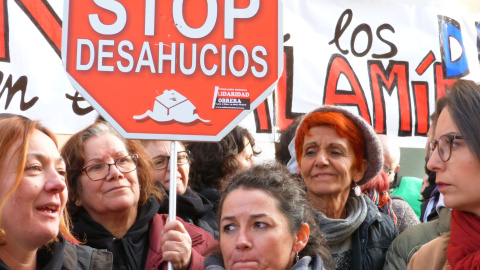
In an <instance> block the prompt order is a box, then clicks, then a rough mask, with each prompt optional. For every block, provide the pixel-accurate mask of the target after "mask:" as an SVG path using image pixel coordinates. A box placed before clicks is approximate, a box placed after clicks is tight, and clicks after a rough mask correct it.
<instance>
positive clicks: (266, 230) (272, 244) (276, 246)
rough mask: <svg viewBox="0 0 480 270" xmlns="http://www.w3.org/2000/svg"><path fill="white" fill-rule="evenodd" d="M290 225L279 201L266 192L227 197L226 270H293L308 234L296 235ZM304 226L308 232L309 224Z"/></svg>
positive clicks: (238, 191) (245, 191) (223, 233)
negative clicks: (280, 208)
mask: <svg viewBox="0 0 480 270" xmlns="http://www.w3.org/2000/svg"><path fill="white" fill-rule="evenodd" d="M288 224H289V223H288V220H287V217H286V216H285V215H284V214H283V213H282V212H280V210H279V209H278V207H277V200H276V199H275V198H274V197H272V196H271V195H270V194H268V193H266V192H265V191H262V190H255V189H243V188H240V189H236V190H234V191H232V192H231V193H230V194H228V195H227V197H226V198H225V201H224V203H223V208H222V213H221V218H220V247H221V250H222V254H223V258H224V262H225V266H226V269H290V267H291V266H292V262H293V258H294V256H295V254H296V252H298V251H300V250H302V249H303V248H304V247H305V245H306V242H307V240H308V234H307V235H306V234H304V233H299V234H298V235H295V234H294V233H292V232H291V231H290V229H289V226H288ZM304 226H307V229H306V230H308V225H306V224H304ZM301 230H305V228H304V227H302V229H301Z"/></svg>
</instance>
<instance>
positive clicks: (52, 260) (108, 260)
mask: <svg viewBox="0 0 480 270" xmlns="http://www.w3.org/2000/svg"><path fill="white" fill-rule="evenodd" d="M58 238H59V241H58V242H53V243H52V244H50V245H49V246H48V247H42V248H40V249H39V250H38V252H37V267H38V269H45V270H74V269H77V270H90V269H92V270H103V269H105V270H109V269H112V261H113V257H112V256H113V255H112V253H111V252H108V251H104V250H96V249H93V248H91V247H88V246H81V245H72V244H71V243H70V242H68V241H66V240H65V239H64V238H63V237H61V236H60V235H59V237H58ZM0 269H1V270H10V268H9V267H8V266H6V265H5V264H4V263H3V262H2V261H1V260H0Z"/></svg>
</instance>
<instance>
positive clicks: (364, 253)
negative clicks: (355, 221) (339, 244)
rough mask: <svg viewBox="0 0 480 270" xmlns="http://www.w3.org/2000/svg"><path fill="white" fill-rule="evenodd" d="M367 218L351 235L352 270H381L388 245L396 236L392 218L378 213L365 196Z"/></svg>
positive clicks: (396, 231) (396, 232)
mask: <svg viewBox="0 0 480 270" xmlns="http://www.w3.org/2000/svg"><path fill="white" fill-rule="evenodd" d="M365 201H366V203H367V209H368V210H367V216H366V217H365V220H364V221H363V223H362V224H361V225H360V227H359V228H358V229H357V230H356V231H355V232H354V233H353V234H352V244H353V251H352V252H353V254H352V266H353V270H357V269H359V270H360V269H362V270H374V269H382V268H383V264H384V263H385V257H386V254H387V250H388V248H389V247H390V244H391V243H392V242H393V240H394V239H395V237H397V235H398V230H397V227H396V226H395V223H394V222H393V220H392V218H390V217H389V216H387V215H385V214H383V213H381V212H380V211H378V209H377V206H376V205H375V204H374V203H373V202H372V201H371V200H370V199H369V198H368V197H366V196H365Z"/></svg>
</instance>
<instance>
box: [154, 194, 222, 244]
mask: <svg viewBox="0 0 480 270" xmlns="http://www.w3.org/2000/svg"><path fill="white" fill-rule="evenodd" d="M160 186H161V187H162V188H163V186H162V185H160ZM165 191H166V192H165V193H166V194H167V195H166V196H165V199H164V200H163V202H162V203H161V204H160V209H159V210H158V213H159V214H168V210H169V209H168V206H169V200H168V198H169V197H168V191H167V190H165ZM177 217H179V218H181V219H183V220H185V221H187V222H189V223H192V224H194V225H196V226H198V227H200V228H202V229H204V230H205V231H207V232H208V233H209V234H211V235H212V236H213V237H214V238H215V239H218V236H219V233H218V218H217V215H216V214H215V213H214V212H213V205H212V204H211V203H210V201H209V200H208V199H207V198H205V197H204V196H202V195H200V194H198V193H197V192H195V191H193V190H192V189H190V188H187V189H186V190H185V193H184V194H183V195H180V194H177Z"/></svg>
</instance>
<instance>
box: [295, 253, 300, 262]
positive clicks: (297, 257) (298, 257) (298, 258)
mask: <svg viewBox="0 0 480 270" xmlns="http://www.w3.org/2000/svg"><path fill="white" fill-rule="evenodd" d="M299 260H300V256H298V252H297V255H295V263H297V262H298V261H299Z"/></svg>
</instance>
